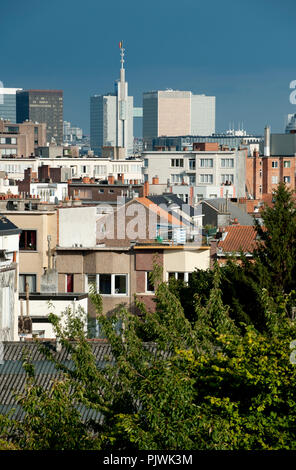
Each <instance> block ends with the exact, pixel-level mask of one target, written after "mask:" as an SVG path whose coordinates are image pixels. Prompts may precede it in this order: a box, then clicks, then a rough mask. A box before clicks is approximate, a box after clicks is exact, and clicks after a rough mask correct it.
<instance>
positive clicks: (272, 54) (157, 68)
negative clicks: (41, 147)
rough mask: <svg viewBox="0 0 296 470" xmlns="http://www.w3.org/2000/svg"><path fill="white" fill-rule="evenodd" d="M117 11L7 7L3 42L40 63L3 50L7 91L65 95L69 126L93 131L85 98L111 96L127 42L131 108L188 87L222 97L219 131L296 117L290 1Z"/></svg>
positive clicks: (65, 5)
mask: <svg viewBox="0 0 296 470" xmlns="http://www.w3.org/2000/svg"><path fill="white" fill-rule="evenodd" d="M115 5H116V9H115V12H114V3H113V4H112V5H110V4H108V3H107V2H100V3H98V4H96V2H93V1H91V0H86V2H85V3H84V7H83V9H82V8H81V7H80V4H79V3H78V2H77V1H76V0H74V1H72V2H69V1H67V0H66V1H64V2H62V3H60V2H59V3H57V1H56V0H53V2H52V3H51V4H42V8H41V3H39V2H38V1H35V0H29V1H28V2H26V4H23V3H22V2H20V1H18V0H17V1H16V2H15V3H14V5H13V7H12V6H10V5H8V4H6V5H3V6H2V15H3V18H5V22H3V27H2V29H1V32H0V38H1V42H2V44H4V45H5V44H6V42H7V38H8V37H9V47H11V48H13V49H14V50H17V48H18V47H19V44H20V42H21V44H22V48H23V49H24V50H28V51H30V55H31V56H32V57H35V58H38V60H37V61H36V60H35V61H32V62H30V61H28V60H27V58H26V54H21V55H19V56H18V60H15V56H14V55H11V54H8V53H6V54H5V55H4V57H3V61H2V67H1V70H0V80H1V81H2V82H3V83H4V86H5V87H8V88H12V87H21V88H23V89H34V88H39V89H62V90H63V91H64V99H65V103H64V120H69V121H71V122H74V123H75V125H77V126H80V127H82V128H83V130H84V131H85V133H89V97H90V96H91V95H93V94H104V93H106V92H107V91H109V90H110V89H111V87H112V85H113V83H114V81H115V80H116V79H117V76H118V67H119V64H120V56H119V54H118V42H119V41H120V40H121V39H123V40H124V43H125V47H126V71H127V72H126V73H127V81H128V82H129V89H130V93H131V95H132V96H134V100H135V106H141V105H142V94H143V93H144V92H147V91H151V90H164V89H166V88H173V89H176V90H184V91H187V90H188V91H192V92H193V93H195V94H203V93H204V94H206V95H212V96H216V99H217V105H216V106H217V121H216V130H217V131H218V132H222V131H224V130H226V129H227V128H228V126H229V123H230V122H233V121H234V122H235V123H239V122H243V123H244V127H245V128H246V129H247V130H248V131H249V132H250V133H255V134H258V133H260V134H262V133H263V129H264V126H265V125H266V124H270V126H271V129H272V132H284V128H285V118H286V116H287V115H288V114H289V113H294V112H295V111H296V110H295V105H293V104H291V103H290V101H289V96H290V93H291V90H290V88H289V84H290V82H291V81H292V80H294V79H295V78H296V71H295V68H294V67H293V63H292V61H291V54H290V51H291V50H293V44H294V41H295V37H294V25H293V17H294V15H293V13H294V12H295V9H296V6H295V5H294V3H293V2H292V1H290V0H287V1H286V2H285V4H284V5H283V4H277V2H275V1H271V2H267V1H265V0H261V1H259V2H255V1H253V0H251V1H250V2H248V8H246V6H245V4H243V3H242V2H234V1H233V0H228V1H226V2H224V3H223V5H221V3H220V2H218V1H216V0H213V2H211V4H210V5H205V4H203V3H202V2H196V1H191V0H185V1H184V2H183V3H182V8H180V4H179V3H178V2H176V1H171V2H168V1H166V0H165V1H163V2H161V3H159V2H158V3H156V2H155V0H152V1H151V2H150V4H149V7H145V6H144V5H140V6H139V3H138V2H135V1H133V0H127V1H126V2H115ZM287 13H289V14H287ZM112 14H113V16H112V28H110V27H109V26H110V25H109V26H108V24H109V22H108V18H111V16H110V15H112ZM192 18H193V19H194V18H196V21H194V20H192ZM53 24H54V25H55V28H54V34H51V32H52V31H53V29H52V25H53ZM12 27H13V31H14V34H13V36H12V35H9V31H10V30H11V28H12ZM69 30H70V31H71V33H72V34H68V32H69ZM73 33H74V34H73ZM36 38H41V40H40V41H39V40H38V41H37V40H36ZM8 49H9V48H8V45H7V47H6V48H4V50H8ZM135 131H136V132H135V135H136V136H138V135H139V129H135Z"/></svg>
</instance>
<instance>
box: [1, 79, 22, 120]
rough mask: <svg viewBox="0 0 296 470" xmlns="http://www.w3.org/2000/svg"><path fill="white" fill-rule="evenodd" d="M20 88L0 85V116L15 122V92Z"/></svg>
mask: <svg viewBox="0 0 296 470" xmlns="http://www.w3.org/2000/svg"><path fill="white" fill-rule="evenodd" d="M18 90H22V88H4V87H0V118H1V119H5V120H8V121H10V122H14V123H15V122H16V92H17V91H18Z"/></svg>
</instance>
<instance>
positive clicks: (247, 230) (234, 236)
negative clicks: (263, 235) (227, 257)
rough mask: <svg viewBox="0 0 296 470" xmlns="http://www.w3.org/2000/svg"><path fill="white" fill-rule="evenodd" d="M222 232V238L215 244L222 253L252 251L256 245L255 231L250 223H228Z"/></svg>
mask: <svg viewBox="0 0 296 470" xmlns="http://www.w3.org/2000/svg"><path fill="white" fill-rule="evenodd" d="M224 233H226V236H225V238H224V240H220V241H219V243H218V245H217V248H221V249H222V250H223V252H224V253H233V252H236V253H238V252H240V251H243V252H244V253H252V252H253V250H254V248H255V247H256V243H257V242H256V235H257V233H256V230H255V229H254V227H253V226H252V225H229V226H228V227H225V232H224Z"/></svg>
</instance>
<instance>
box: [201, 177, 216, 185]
mask: <svg viewBox="0 0 296 470" xmlns="http://www.w3.org/2000/svg"><path fill="white" fill-rule="evenodd" d="M199 182H200V183H210V184H212V183H213V175H199Z"/></svg>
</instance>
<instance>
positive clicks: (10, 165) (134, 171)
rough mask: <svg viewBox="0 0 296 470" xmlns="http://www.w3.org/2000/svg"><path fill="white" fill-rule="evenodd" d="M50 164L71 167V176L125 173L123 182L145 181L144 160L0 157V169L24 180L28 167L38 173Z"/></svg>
mask: <svg viewBox="0 0 296 470" xmlns="http://www.w3.org/2000/svg"><path fill="white" fill-rule="evenodd" d="M43 165H49V166H50V167H51V168H69V169H70V176H69V178H70V179H71V178H83V177H89V178H95V179H96V180H106V179H108V176H114V178H115V179H118V175H123V182H124V183H130V180H137V181H138V182H139V183H141V182H143V172H142V168H143V161H142V159H140V158H138V159H134V160H107V159H103V158H87V157H79V158H78V157H77V158H72V157H59V158H58V157H56V158H54V157H49V158H47V157H44V158H42V157H40V158H39V157H35V158H34V157H32V158H3V156H2V158H1V157H0V171H4V172H5V173H7V176H8V178H10V179H16V180H22V179H23V177H24V172H25V170H26V169H27V168H31V169H32V172H33V173H36V174H37V173H38V168H39V167H41V166H43Z"/></svg>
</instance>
